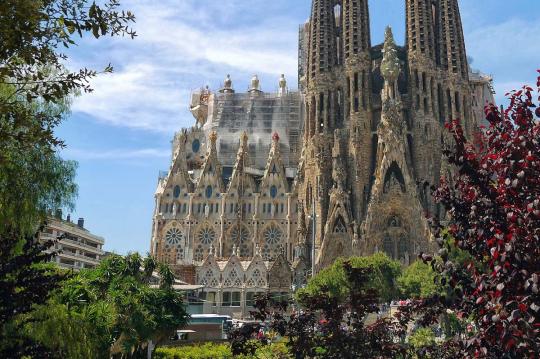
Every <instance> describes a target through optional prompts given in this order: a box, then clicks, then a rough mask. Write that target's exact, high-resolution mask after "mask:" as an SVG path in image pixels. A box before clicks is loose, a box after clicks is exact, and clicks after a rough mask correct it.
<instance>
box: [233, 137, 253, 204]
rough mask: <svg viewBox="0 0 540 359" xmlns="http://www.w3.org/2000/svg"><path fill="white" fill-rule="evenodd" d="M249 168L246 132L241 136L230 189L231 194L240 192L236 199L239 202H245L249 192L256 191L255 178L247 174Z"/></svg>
mask: <svg viewBox="0 0 540 359" xmlns="http://www.w3.org/2000/svg"><path fill="white" fill-rule="evenodd" d="M247 166H249V148H248V134H247V132H246V131H244V132H243V133H242V135H241V136H240V146H239V147H238V152H237V154H236V163H235V164H234V168H233V172H232V175H231V179H230V181H229V189H228V190H229V192H231V191H233V192H234V191H237V192H238V197H236V198H238V200H239V201H242V200H243V196H244V195H245V194H246V193H247V192H249V191H253V190H254V189H255V184H254V182H253V178H252V177H251V176H249V175H247V174H246V172H245V169H246V167H247Z"/></svg>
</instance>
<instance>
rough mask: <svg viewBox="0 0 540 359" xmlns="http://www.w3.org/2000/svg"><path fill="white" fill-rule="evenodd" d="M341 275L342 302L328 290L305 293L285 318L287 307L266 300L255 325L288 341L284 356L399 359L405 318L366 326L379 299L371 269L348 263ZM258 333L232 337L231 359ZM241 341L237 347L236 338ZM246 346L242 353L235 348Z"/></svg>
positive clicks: (259, 305) (238, 333)
mask: <svg viewBox="0 0 540 359" xmlns="http://www.w3.org/2000/svg"><path fill="white" fill-rule="evenodd" d="M340 263H341V264H340V265H341V266H342V268H343V271H344V273H345V283H347V285H346V286H345V288H346V291H345V294H344V295H343V296H342V297H338V296H336V295H334V294H333V293H332V292H331V291H330V290H329V289H328V288H325V287H324V286H321V291H318V292H314V293H310V292H309V291H304V292H302V293H301V294H299V299H300V301H301V303H302V304H303V305H304V309H303V310H301V311H297V312H293V313H292V314H291V315H290V317H289V316H288V315H286V313H287V308H288V303H286V302H276V301H274V300H272V298H271V297H270V296H262V297H259V298H257V299H256V301H255V308H256V311H255V312H253V313H252V315H253V316H254V317H255V318H256V319H257V320H261V321H262V320H268V321H269V322H270V329H271V330H274V331H276V332H277V333H278V334H279V335H280V336H282V337H285V336H286V337H287V338H288V342H287V347H288V348H289V352H290V353H291V354H292V355H293V357H296V358H313V359H316V358H329V359H332V358H377V357H385V358H386V357H400V356H402V355H405V353H406V352H407V346H406V345H405V344H404V343H402V342H400V340H399V339H400V338H403V337H404V335H405V333H406V325H407V323H408V322H409V320H410V316H408V315H407V313H405V314H400V316H399V318H393V319H392V318H383V319H378V320H376V321H375V322H374V323H373V324H369V325H366V319H367V317H368V316H369V315H374V314H376V313H377V312H379V309H380V308H379V307H378V303H379V302H380V301H381V298H380V297H379V295H378V292H377V290H376V289H374V288H373V283H372V274H371V272H372V270H373V268H372V267H370V266H365V267H355V266H354V265H353V264H352V263H351V262H347V261H340ZM256 330H257V328H256V327H253V330H251V331H243V330H242V328H241V329H240V330H236V331H233V332H232V333H231V342H232V343H231V345H232V346H233V353H234V354H241V353H244V354H249V351H250V349H251V347H250V345H249V339H250V338H252V337H253V336H254V334H255V333H256ZM242 337H243V338H245V340H244V341H243V342H242V340H240V339H239V338H242ZM242 343H246V344H248V345H247V346H246V347H245V348H242V346H241V345H240V344H242Z"/></svg>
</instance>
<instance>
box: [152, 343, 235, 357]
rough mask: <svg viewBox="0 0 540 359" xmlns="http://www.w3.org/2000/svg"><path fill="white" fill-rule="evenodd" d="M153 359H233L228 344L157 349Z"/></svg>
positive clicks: (205, 344)
mask: <svg viewBox="0 0 540 359" xmlns="http://www.w3.org/2000/svg"><path fill="white" fill-rule="evenodd" d="M153 358H156V359H199V358H200V359H216V358H219V359H229V358H233V355H232V352H231V349H230V347H229V345H228V344H213V343H204V344H202V345H191V346H188V345H186V346H183V347H178V348H157V349H156V350H155V351H154V355H153Z"/></svg>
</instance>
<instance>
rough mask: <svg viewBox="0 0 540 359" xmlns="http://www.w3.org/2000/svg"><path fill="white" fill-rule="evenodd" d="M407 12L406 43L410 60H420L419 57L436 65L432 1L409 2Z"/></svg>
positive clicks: (413, 0) (410, 0)
mask: <svg viewBox="0 0 540 359" xmlns="http://www.w3.org/2000/svg"><path fill="white" fill-rule="evenodd" d="M406 11H407V34H406V36H407V40H406V43H407V49H408V52H409V58H410V59H411V58H413V59H415V60H418V58H419V57H424V58H427V59H429V60H431V61H432V62H433V63H435V59H436V50H435V33H434V29H435V19H434V17H433V16H434V12H433V5H432V0H407V2H406ZM411 55H412V56H411Z"/></svg>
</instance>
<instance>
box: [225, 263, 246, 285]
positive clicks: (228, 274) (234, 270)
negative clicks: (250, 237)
mask: <svg viewBox="0 0 540 359" xmlns="http://www.w3.org/2000/svg"><path fill="white" fill-rule="evenodd" d="M243 285H244V270H243V269H242V265H241V264H240V262H239V261H238V259H237V258H234V257H233V259H231V260H229V262H228V263H227V265H226V266H225V268H224V269H223V287H224V288H231V287H234V288H242V287H243Z"/></svg>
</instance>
